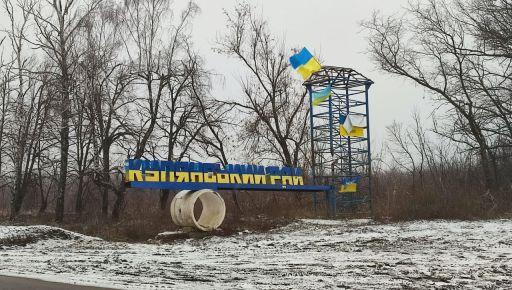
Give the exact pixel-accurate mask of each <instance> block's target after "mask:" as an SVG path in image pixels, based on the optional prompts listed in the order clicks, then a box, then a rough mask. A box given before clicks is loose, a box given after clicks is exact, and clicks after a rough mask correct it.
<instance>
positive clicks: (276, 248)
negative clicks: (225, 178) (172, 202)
mask: <svg viewBox="0 0 512 290" xmlns="http://www.w3.org/2000/svg"><path fill="white" fill-rule="evenodd" d="M49 230H52V228H48V227H5V226H4V227H2V226H0V274H5V275H17V276H23V277H35V278H40V279H44V280H50V281H60V282H67V283H77V284H84V285H98V286H108V287H115V288H123V289H124V288H130V289H166V288H177V289H199V288H200V289H209V288H248V289H252V288H264V289H266V288H273V289H276V288H277V289H283V288H293V289H301V288H307V289H311V288H340V287H341V288H343V287H349V288H350V287H353V288H401V287H414V288H425V287H428V288H435V287H437V288H447V287H448V288H449V287H462V288H483V287H489V288H509V289H510V288H512V220H493V221H477V222H446V221H429V222H408V223H395V224H377V223H373V222H371V221H368V220H352V221H324V220H302V221H299V222H296V223H293V224H290V225H288V226H286V227H283V228H280V229H276V230H273V231H271V232H268V233H265V234H251V233H244V234H240V235H237V236H232V237H210V238H205V239H202V240H192V239H190V240H183V241H178V242H175V243H174V244H171V245H155V244H127V243H111V242H105V241H102V240H98V239H94V238H89V237H86V236H82V235H78V234H73V233H71V232H65V234H56V232H55V233H54V234H53V235H52V236H45V235H40V237H44V238H39V239H40V241H38V242H35V243H34V242H32V243H27V244H26V245H25V246H20V245H14V243H12V241H13V239H15V238H16V237H19V236H24V235H25V236H31V235H34V233H36V234H37V233H41V232H45V231H49ZM53 230H54V231H56V230H55V229H53ZM9 241H11V242H9ZM28 241H30V239H28ZM2 244H3V246H1V245H2Z"/></svg>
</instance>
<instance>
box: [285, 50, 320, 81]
mask: <svg viewBox="0 0 512 290" xmlns="http://www.w3.org/2000/svg"><path fill="white" fill-rule="evenodd" d="M290 64H291V65H292V67H293V69H295V70H297V72H298V73H299V74H300V75H301V76H302V78H303V79H304V80H307V79H308V78H309V77H310V76H311V75H312V74H313V73H315V72H317V71H319V70H320V69H321V68H322V66H321V65H320V63H319V62H318V60H317V59H316V58H315V57H314V56H313V55H312V54H311V53H310V52H309V50H307V48H305V47H304V48H302V50H301V51H300V52H299V53H296V54H294V55H292V56H291V57H290Z"/></svg>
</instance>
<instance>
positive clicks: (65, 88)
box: [24, 0, 100, 222]
mask: <svg viewBox="0 0 512 290" xmlns="http://www.w3.org/2000/svg"><path fill="white" fill-rule="evenodd" d="M99 2H100V0H94V1H92V2H90V3H87V5H79V4H78V3H77V2H76V1H74V0H69V1H53V2H42V3H41V2H39V3H37V4H35V2H34V4H29V5H26V6H24V7H25V11H26V12H27V13H30V14H31V15H32V16H33V18H34V23H35V26H36V33H35V40H33V41H31V42H32V44H33V45H34V46H35V47H36V48H37V49H40V50H41V51H43V52H44V54H45V55H46V56H47V57H48V59H49V60H51V64H52V66H53V67H52V69H51V70H50V71H47V72H45V73H50V74H52V75H53V76H54V77H55V79H56V80H57V82H56V83H57V84H58V88H59V89H58V93H59V97H58V100H59V102H58V104H59V107H58V111H59V112H60V128H59V137H58V138H59V142H60V170H59V182H58V195H57V202H56V205H55V219H56V221H58V222H61V221H62V220H63V219H64V202H65V196H66V185H67V183H66V180H67V175H68V158H69V146H70V142H69V141H70V140H69V138H70V137H69V134H70V129H69V125H70V118H71V114H72V112H71V97H72V95H73V94H74V90H75V89H76V87H75V85H76V84H75V82H74V80H75V78H74V76H73V75H74V73H75V70H76V67H77V64H78V61H79V59H80V55H79V54H78V44H79V41H78V36H79V33H80V30H81V28H82V26H83V22H84V20H85V19H86V18H87V17H88V15H89V14H90V13H91V12H92V11H94V9H95V8H96V7H97V5H98V3H99ZM29 8H30V9H29Z"/></svg>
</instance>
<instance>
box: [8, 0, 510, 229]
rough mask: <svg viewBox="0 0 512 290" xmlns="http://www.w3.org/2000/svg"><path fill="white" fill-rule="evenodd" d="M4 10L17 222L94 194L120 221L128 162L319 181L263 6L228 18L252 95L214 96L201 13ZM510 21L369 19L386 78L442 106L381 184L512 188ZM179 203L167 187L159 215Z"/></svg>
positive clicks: (422, 6) (159, 7)
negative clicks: (201, 43)
mask: <svg viewBox="0 0 512 290" xmlns="http://www.w3.org/2000/svg"><path fill="white" fill-rule="evenodd" d="M2 8H3V15H6V16H7V19H8V25H7V26H6V27H5V29H4V30H3V31H2V33H1V35H2V36H1V37H0V41H1V42H0V47H1V57H0V101H1V104H0V182H1V187H0V190H2V192H7V193H8V196H9V201H10V202H9V210H8V212H9V216H10V218H11V219H13V220H14V219H16V218H17V216H18V215H19V214H20V212H21V211H22V208H23V206H24V204H25V205H26V197H27V195H29V194H30V195H32V196H36V197H37V202H36V204H37V210H36V211H37V212H38V213H39V214H43V213H45V212H46V211H48V210H49V207H51V208H52V210H53V211H54V213H55V220H56V221H58V222H61V221H63V220H64V216H65V215H64V214H65V212H71V211H72V212H74V213H76V214H78V215H81V214H82V213H83V212H84V208H85V207H86V205H87V203H88V202H89V201H90V200H91V196H90V194H91V192H94V194H96V195H97V196H96V197H97V198H98V199H99V201H100V202H99V203H100V204H98V205H94V206H96V207H97V208H98V210H99V211H101V214H102V215H103V216H104V217H110V218H112V219H114V220H116V219H119V217H120V216H121V214H122V211H123V209H124V207H125V203H126V191H127V189H126V188H125V187H124V182H123V178H122V170H121V168H120V166H121V165H122V164H123V161H124V160H125V159H127V158H148V159H152V158H154V159H166V160H176V161H180V160H189V159H190V160H204V159H210V160H212V161H217V162H220V163H222V164H227V163H228V162H230V161H234V160H240V159H245V160H246V161H247V162H255V163H259V162H271V163H274V164H279V165H284V166H301V167H304V168H306V171H307V168H308V166H309V158H310V154H309V150H310V148H309V141H308V138H309V134H308V132H309V128H308V125H309V124H308V117H307V116H308V114H309V111H308V108H309V106H308V104H307V96H306V91H305V90H304V88H303V87H302V86H301V85H300V83H299V82H297V81H295V80H294V78H293V71H292V70H291V69H290V67H289V64H288V56H289V54H290V53H289V50H288V47H287V44H286V42H285V41H284V40H283V39H282V38H279V37H276V36H275V34H274V33H272V31H271V30H270V28H269V26H268V23H267V22H266V21H265V19H264V17H262V15H259V14H257V13H256V12H255V11H256V10H255V9H254V8H253V7H251V6H250V5H249V4H247V3H241V4H237V5H236V6H235V7H234V8H233V9H231V10H227V11H225V21H226V22H225V24H226V26H225V29H224V30H223V31H222V33H220V35H219V36H218V37H217V38H216V41H215V44H214V45H213V47H212V49H213V50H214V51H215V52H217V53H219V54H222V55H225V56H227V57H230V58H232V59H235V60H236V61H237V63H238V64H239V66H240V68H241V69H242V71H241V76H240V78H239V80H240V81H239V85H240V87H241V91H240V94H239V95H237V96H212V94H211V88H212V84H213V83H214V82H216V81H218V80H217V79H216V78H217V73H216V72H213V71H209V70H208V69H207V68H206V66H205V62H204V59H203V58H202V56H201V55H200V53H199V52H198V49H197V47H195V45H194V43H193V41H192V26H193V22H194V18H195V17H196V16H197V15H198V14H199V13H200V7H199V6H198V5H197V4H195V3H194V2H188V3H187V5H186V6H185V8H183V9H181V10H178V9H176V8H175V6H174V4H173V3H172V2H171V1H169V0H126V1H114V0H87V1H76V0H67V1H64V0H52V1H50V0H48V1H35V0H2ZM511 16H512V3H510V1H508V0H499V1H491V0H472V1H462V0H429V1H427V2H423V1H421V2H420V1H412V2H411V3H410V5H409V7H408V8H407V10H406V11H405V13H404V14H403V15H395V16H391V17H388V16H384V15H380V14H378V13H375V14H374V15H373V17H372V18H371V19H369V20H367V21H365V22H363V24H362V26H363V27H364V28H366V31H367V32H368V43H369V53H370V55H371V56H372V58H373V60H374V61H375V63H376V65H377V67H378V68H380V69H381V70H382V71H384V72H386V73H389V74H391V75H394V76H397V77H400V78H404V79H407V80H409V81H410V82H411V83H414V84H416V85H419V86H421V87H423V88H425V90H426V91H427V92H428V93H429V95H430V96H431V97H432V98H433V100H434V101H435V103H436V104H438V108H437V109H436V110H435V111H434V112H432V116H435V118H433V122H432V126H433V129H432V130H430V131H428V130H426V129H424V127H423V125H422V122H420V121H419V119H418V118H415V124H413V126H407V127H404V126H403V125H400V124H394V125H392V126H390V127H389V128H388V131H389V134H388V136H389V141H390V142H389V144H390V145H389V146H388V148H387V150H388V151H387V153H386V154H387V155H389V156H391V159H392V162H391V163H390V164H388V165H387V166H386V167H382V166H374V171H375V172H374V174H375V175H376V176H378V175H379V174H384V173H386V172H387V173H390V172H391V173H392V174H395V173H396V172H399V173H400V174H401V175H402V176H408V177H410V179H411V180H410V183H411V185H412V188H417V187H421V186H422V185H423V184H424V183H425V179H429V180H430V181H431V182H437V181H438V180H442V179H443V177H446V176H447V175H446V172H447V170H451V169H450V168H452V169H453V166H455V163H453V160H454V158H455V159H457V160H460V162H461V163H457V162H456V164H464V166H465V167H467V168H468V170H470V171H471V172H478V173H479V174H480V175H479V176H480V178H478V180H481V181H482V187H483V188H484V189H486V190H487V191H486V192H487V194H489V195H492V194H493V193H494V192H497V191H503V190H509V189H510V180H511V177H512V175H511V173H510V172H512V171H511V170H510V169H511V168H512V166H511V158H510V157H511V147H512V123H511V121H512V113H511V112H512V100H511V97H512V94H511V93H512V86H511V80H512V75H511V67H512V66H511V59H512V58H511V56H512V47H511V44H510V39H512V34H511V30H510V27H512V26H511V24H512V23H511V22H512V17H511ZM427 131H428V132H427ZM432 136H435V137H432ZM434 138H437V139H439V140H441V141H439V142H438V143H437V144H436V145H433V144H432V143H431V140H432V139H434ZM439 144H441V145H445V146H444V147H445V148H450V150H445V151H443V150H442V149H443V146H441V147H438V145H439ZM447 152H452V153H453V154H451V155H449V154H447ZM377 161H378V160H377ZM447 164H450V165H449V166H448V165H447ZM377 180H378V179H377ZM461 180H462V181H460V182H466V181H467V180H468V179H461ZM443 182H449V181H443ZM443 184H444V183H443ZM376 188H378V187H376ZM429 190H430V189H429ZM432 190H434V191H435V190H436V189H432ZM444 192H446V190H444ZM170 194H171V193H170V192H169V191H168V190H162V191H161V192H160V202H159V207H160V208H162V209H164V208H165V206H166V205H167V204H168V200H169V197H170ZM233 200H234V202H235V204H236V202H237V195H236V193H233ZM32 208H33V206H32Z"/></svg>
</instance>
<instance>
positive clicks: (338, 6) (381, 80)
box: [0, 0, 432, 150]
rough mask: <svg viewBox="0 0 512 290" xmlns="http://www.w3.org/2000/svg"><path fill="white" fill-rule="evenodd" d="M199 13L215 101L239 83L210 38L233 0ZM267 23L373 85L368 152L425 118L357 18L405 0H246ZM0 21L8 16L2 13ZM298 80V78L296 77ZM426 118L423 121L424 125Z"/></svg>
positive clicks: (425, 106)
mask: <svg viewBox="0 0 512 290" xmlns="http://www.w3.org/2000/svg"><path fill="white" fill-rule="evenodd" d="M195 1H196V3H197V4H198V5H199V6H200V8H201V13H200V14H199V15H198V16H197V17H196V19H195V20H194V22H193V41H194V43H195V47H196V48H197V49H199V51H200V53H201V54H202V55H203V57H204V59H205V61H206V65H207V67H208V69H210V70H212V71H214V72H215V73H217V74H219V75H220V76H221V78H222V81H219V80H215V81H214V82H213V84H214V89H213V91H212V93H213V94H214V95H215V97H217V98H220V99H227V98H229V99H232V98H236V97H237V95H241V90H240V87H239V84H238V80H239V79H240V76H241V73H240V68H241V66H240V64H239V63H238V62H236V61H235V60H230V59H227V58H226V57H225V56H223V55H219V54H217V53H215V52H213V50H212V47H213V46H215V40H216V38H217V36H218V35H219V34H221V33H222V31H223V29H224V28H225V23H226V20H225V16H224V15H223V9H227V10H229V11H232V10H233V8H234V7H235V5H236V4H237V2H239V1H237V0H195ZM186 3H188V0H174V4H173V5H172V6H173V7H174V9H175V10H174V11H173V13H174V15H179V13H180V11H181V8H183V7H184V6H185V5H186ZM249 3H251V4H252V5H254V6H255V7H257V9H258V11H259V12H260V13H261V14H262V15H263V17H264V18H265V19H266V20H267V21H268V23H269V25H270V27H271V29H272V31H273V32H274V33H275V35H276V36H278V37H283V38H284V39H285V40H286V43H287V46H289V47H290V48H292V47H297V48H300V47H302V46H306V47H308V48H309V49H310V50H311V51H312V52H314V54H315V55H317V56H319V57H320V58H321V59H322V61H323V64H325V65H335V66H343V67H350V68H353V69H355V70H357V71H359V72H360V73H362V74H363V75H365V76H366V77H368V78H370V79H372V80H373V81H374V82H375V84H374V85H373V86H372V88H371V90H370V123H371V134H372V140H373V142H372V143H373V145H374V146H373V147H374V149H373V150H378V147H380V144H381V143H382V141H383V140H384V139H385V127H386V126H388V125H390V124H391V123H392V122H393V120H397V121H400V122H403V123H407V122H409V121H410V116H411V113H412V111H413V110H414V109H417V110H419V111H421V112H422V115H423V116H425V115H427V114H428V113H430V111H431V108H432V105H431V104H430V102H429V101H428V98H425V96H424V95H425V94H424V91H423V89H421V88H418V87H415V86H414V85H413V84H412V83H411V82H408V81H404V80H402V79H397V78H396V77H391V76H389V75H386V74H384V73H382V72H379V71H378V70H377V69H376V68H375V66H374V64H373V63H372V61H371V59H370V57H369V55H367V54H366V53H365V51H366V49H367V42H366V34H365V32H364V31H363V30H362V29H361V27H360V25H359V24H360V22H361V21H363V20H365V19H368V18H369V17H370V16H371V14H372V11H373V10H379V11H381V12H382V13H384V14H387V15H389V14H398V13H402V12H403V10H402V8H403V7H404V6H406V5H407V0H357V1H356V0H350V1H349V0H316V1H313V0H252V1H249ZM0 16H1V17H0V24H1V26H3V27H5V25H7V23H8V19H7V18H6V17H5V15H4V13H3V11H2V14H0ZM297 81H298V82H300V81H301V80H300V78H299V77H298V76H297ZM429 125H430V122H427V123H426V126H427V127H429Z"/></svg>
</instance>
